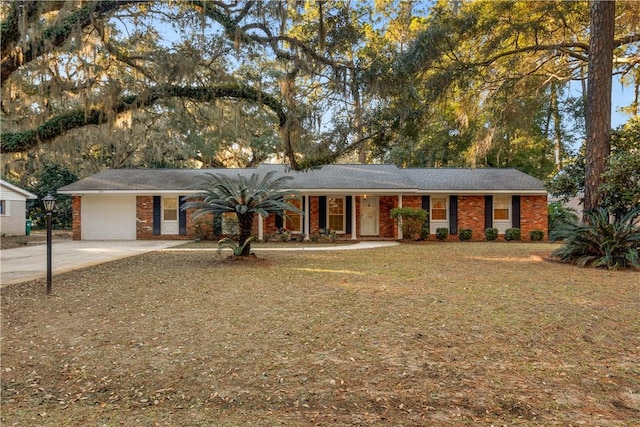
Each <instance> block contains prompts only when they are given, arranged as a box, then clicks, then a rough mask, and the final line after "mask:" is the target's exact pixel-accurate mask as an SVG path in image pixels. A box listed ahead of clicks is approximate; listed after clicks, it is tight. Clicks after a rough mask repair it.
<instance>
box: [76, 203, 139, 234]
mask: <svg viewBox="0 0 640 427" xmlns="http://www.w3.org/2000/svg"><path fill="white" fill-rule="evenodd" d="M81 210H82V213H81V215H80V220H81V221H82V240H136V198H135V196H125V197H106V196H103V197H87V196H84V197H82V204H81Z"/></svg>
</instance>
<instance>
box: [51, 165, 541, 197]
mask: <svg viewBox="0 0 640 427" xmlns="http://www.w3.org/2000/svg"><path fill="white" fill-rule="evenodd" d="M271 170H274V171H276V172H277V175H291V176H293V178H294V179H293V180H291V181H290V183H291V189H295V190H308V191H314V190H315V191H321V190H371V191H372V190H378V191H385V190H387V191H390V190H391V191H393V190H397V191H400V190H402V191H407V192H411V191H421V192H428V191H451V192H463V191H471V192H475V191H514V192H518V191H527V192H540V193H546V190H545V188H544V184H543V183H542V181H540V180H538V179H536V178H534V177H532V176H530V175H527V174H525V173H523V172H520V171H517V170H515V169H452V168H435V169H400V168H397V167H396V166H394V165H361V164H351V165H326V166H323V167H322V168H319V169H313V170H309V171H303V172H296V171H290V170H287V169H286V167H285V166H284V165H261V166H259V167H258V168H247V169H108V170H105V171H102V172H99V173H97V174H95V175H92V176H89V177H87V178H84V179H81V180H80V181H77V182H74V183H73V184H70V185H67V186H65V187H62V188H60V189H59V190H58V191H59V192H60V193H82V192H110V191H114V192H120V191H127V192H149V193H151V192H154V191H173V190H175V191H188V192H194V191H197V190H199V189H200V188H201V187H202V183H203V181H204V179H205V178H206V174H207V173H217V174H225V175H229V176H235V175H238V174H243V175H249V174H252V173H255V172H257V173H259V174H265V173H267V172H268V171H271Z"/></svg>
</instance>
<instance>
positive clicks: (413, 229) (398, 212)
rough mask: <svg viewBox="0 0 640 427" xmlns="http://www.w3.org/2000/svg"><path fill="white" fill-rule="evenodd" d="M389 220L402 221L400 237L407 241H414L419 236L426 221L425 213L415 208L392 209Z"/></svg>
mask: <svg viewBox="0 0 640 427" xmlns="http://www.w3.org/2000/svg"><path fill="white" fill-rule="evenodd" d="M391 218H393V219H395V220H396V222H399V221H400V219H402V236H403V237H404V238H405V239H407V240H414V239H416V238H417V237H418V236H420V232H421V230H422V227H423V224H424V222H425V221H426V219H427V211H425V210H424V209H416V208H394V209H391Z"/></svg>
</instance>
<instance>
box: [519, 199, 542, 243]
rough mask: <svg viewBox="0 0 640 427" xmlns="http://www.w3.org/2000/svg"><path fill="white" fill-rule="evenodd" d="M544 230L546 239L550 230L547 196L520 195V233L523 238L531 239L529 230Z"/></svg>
mask: <svg viewBox="0 0 640 427" xmlns="http://www.w3.org/2000/svg"><path fill="white" fill-rule="evenodd" d="M532 230H542V231H544V236H545V240H546V239H547V237H548V236H547V232H548V231H549V221H548V216H547V197H546V196H522V197H520V233H521V235H522V240H531V237H530V236H529V232H531V231H532Z"/></svg>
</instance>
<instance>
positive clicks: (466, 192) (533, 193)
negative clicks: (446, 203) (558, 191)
mask: <svg viewBox="0 0 640 427" xmlns="http://www.w3.org/2000/svg"><path fill="white" fill-rule="evenodd" d="M418 193H419V194H425V195H426V194H453V195H457V196H466V195H488V196H489V195H492V194H515V195H518V196H520V195H524V196H547V195H548V193H547V192H546V191H541V190H420V191H418Z"/></svg>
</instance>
